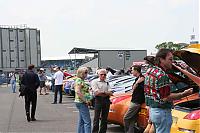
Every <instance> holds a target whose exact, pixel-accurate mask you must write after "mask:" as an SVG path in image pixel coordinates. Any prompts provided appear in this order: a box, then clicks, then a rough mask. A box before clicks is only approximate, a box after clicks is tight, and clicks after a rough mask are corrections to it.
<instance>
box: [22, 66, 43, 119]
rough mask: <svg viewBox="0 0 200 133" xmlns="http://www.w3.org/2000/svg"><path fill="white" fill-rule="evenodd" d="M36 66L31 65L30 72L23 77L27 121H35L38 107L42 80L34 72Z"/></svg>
mask: <svg viewBox="0 0 200 133" xmlns="http://www.w3.org/2000/svg"><path fill="white" fill-rule="evenodd" d="M34 67H35V66H34V65H33V64H30V65H29V66H28V71H27V72H25V74H24V75H23V77H22V81H21V84H23V85H24V86H25V87H26V89H25V110H26V117H27V121H28V122H30V121H35V120H36V119H35V111H36V105H37V88H38V87H39V85H40V80H39V78H38V75H37V74H36V73H35V72H34V70H33V69H34ZM30 104H32V107H31V117H30Z"/></svg>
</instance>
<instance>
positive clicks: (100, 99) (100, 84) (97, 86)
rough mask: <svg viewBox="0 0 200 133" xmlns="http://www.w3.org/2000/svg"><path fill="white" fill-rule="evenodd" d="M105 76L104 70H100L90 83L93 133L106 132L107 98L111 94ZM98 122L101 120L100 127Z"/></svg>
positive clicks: (108, 101) (108, 103) (108, 106)
mask: <svg viewBox="0 0 200 133" xmlns="http://www.w3.org/2000/svg"><path fill="white" fill-rule="evenodd" d="M106 74H107V71H106V69H100V70H99V71H98V75H99V78H98V79H95V80H93V81H92V90H93V92H94V95H95V108H94V121H93V129H92V132H93V133H106V130H107V123H108V122H107V117H108V112H109V108H110V99H109V98H110V96H112V95H113V93H112V90H111V87H110V85H109V83H108V82H107V81H106ZM100 118H101V119H100ZM99 120H101V125H100V127H99Z"/></svg>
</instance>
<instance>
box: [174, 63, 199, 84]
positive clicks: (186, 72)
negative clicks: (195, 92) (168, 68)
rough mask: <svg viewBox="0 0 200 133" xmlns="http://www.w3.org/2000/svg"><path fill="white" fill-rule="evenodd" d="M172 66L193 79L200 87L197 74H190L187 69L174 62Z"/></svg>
mask: <svg viewBox="0 0 200 133" xmlns="http://www.w3.org/2000/svg"><path fill="white" fill-rule="evenodd" d="M173 66H174V67H176V68H177V69H179V70H180V71H181V72H182V73H184V74H185V75H186V76H188V77H189V78H190V79H191V80H192V81H194V82H195V83H196V84H197V85H198V86H199V87H200V77H197V76H195V75H193V74H191V73H190V72H188V71H187V70H184V69H182V68H181V67H179V66H176V65H175V64H173Z"/></svg>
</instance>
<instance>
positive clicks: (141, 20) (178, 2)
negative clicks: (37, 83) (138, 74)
mask: <svg viewBox="0 0 200 133" xmlns="http://www.w3.org/2000/svg"><path fill="white" fill-rule="evenodd" d="M0 18H1V19H0V24H1V25H19V24H27V25H28V26H29V27H31V28H37V29H39V30H40V31H41V47H42V58H45V57H64V56H66V57H68V55H67V53H68V52H69V51H70V50H71V49H72V48H73V47H81V48H95V49H134V50H135V49H136V50H137V49H139V50H140V49H147V51H148V53H151V52H154V51H155V46H156V45H157V44H160V43H163V42H169V41H172V42H176V43H177V42H184V43H189V42H190V35H191V34H196V37H197V40H199V3H198V0H0ZM193 27H194V32H193Z"/></svg>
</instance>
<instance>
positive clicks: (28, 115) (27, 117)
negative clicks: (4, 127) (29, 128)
mask: <svg viewBox="0 0 200 133" xmlns="http://www.w3.org/2000/svg"><path fill="white" fill-rule="evenodd" d="M26 119H27V121H28V122H30V121H31V118H30V114H29V113H26Z"/></svg>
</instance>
